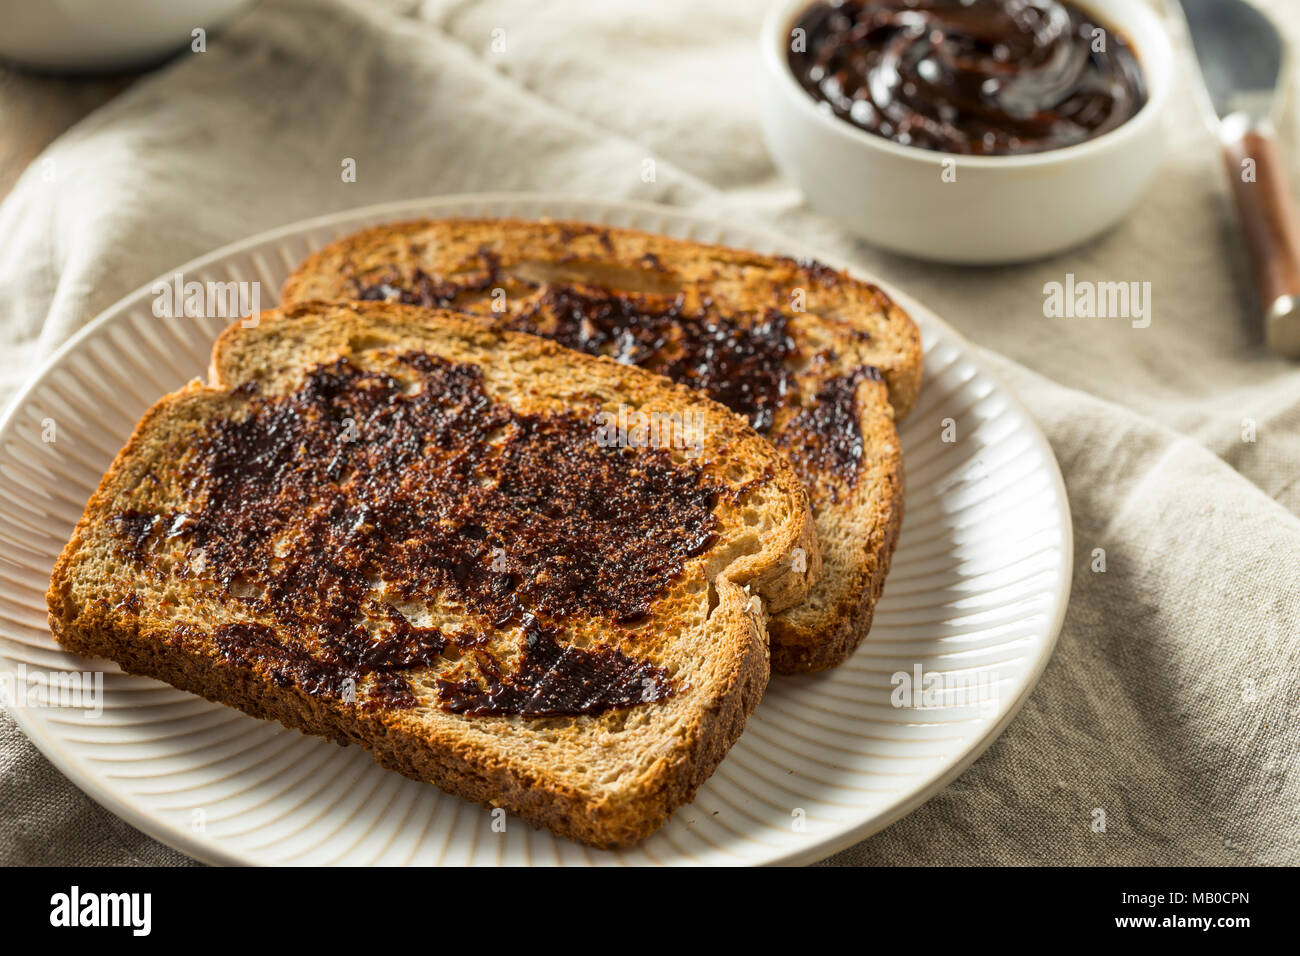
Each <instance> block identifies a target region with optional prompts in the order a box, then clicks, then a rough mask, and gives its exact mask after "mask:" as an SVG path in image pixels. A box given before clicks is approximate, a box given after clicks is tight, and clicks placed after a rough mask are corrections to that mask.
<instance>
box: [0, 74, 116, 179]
mask: <svg viewBox="0 0 1300 956" xmlns="http://www.w3.org/2000/svg"><path fill="white" fill-rule="evenodd" d="M139 75H140V74H136V73H133V74H123V75H118V76H93V77H62V76H46V75H41V74H35V73H26V72H23V71H20V70H18V69H15V68H13V67H9V66H6V65H3V64H0V199H3V198H4V197H5V196H7V195H8V194H9V191H10V190H11V189H13V186H14V183H16V182H17V181H18V177H19V176H21V175H22V173H23V170H25V169H26V168H27V167H28V166H29V165H31V162H32V160H34V159H35V158H36V157H37V156H39V155H40V152H41V150H43V149H44V148H45V147H46V146H48V145H49V144H50V142H51V141H53V140H54V139H55V138H56V137H57V136H58V135H59V134H60V133H62V132H63V131H64V130H66V129H67V128H68V127H70V126H72V125H73V124H74V123H76V122H77V120H79V119H81V118H82V117H83V116H85V115H86V114H87V113H90V112H91V111H92V110H94V109H96V108H97V107H99V106H102V105H103V104H104V103H107V102H108V101H109V100H111V99H112V98H113V97H114V96H117V94H119V93H121V92H122V91H123V90H124V89H126V88H127V87H128V86H130V85H131V83H132V82H134V81H135V80H136V79H137V77H138V76H139Z"/></svg>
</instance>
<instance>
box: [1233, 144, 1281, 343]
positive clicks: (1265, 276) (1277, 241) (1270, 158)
mask: <svg viewBox="0 0 1300 956" xmlns="http://www.w3.org/2000/svg"><path fill="white" fill-rule="evenodd" d="M1223 159H1224V164H1225V165H1226V166H1227V168H1228V181H1229V182H1230V183H1231V184H1232V198H1233V202H1234V203H1235V205H1236V207H1237V217H1238V218H1239V219H1240V220H1241V229H1242V232H1243V233H1244V234H1245V237H1246V249H1247V250H1248V252H1249V253H1250V260H1251V264H1252V266H1253V268H1254V272H1255V288H1256V290H1257V291H1258V292H1259V302H1260V307H1261V308H1262V309H1263V310H1264V321H1265V328H1264V335H1265V339H1266V340H1267V341H1268V345H1269V348H1271V349H1272V350H1273V351H1274V352H1277V353H1278V354H1279V355H1283V356H1286V357H1287V358H1300V219H1297V217H1296V207H1295V202H1294V201H1293V199H1292V197H1291V189H1290V187H1289V186H1288V185H1287V174H1286V166H1285V165H1284V164H1283V161H1282V157H1281V154H1280V153H1279V152H1278V148H1277V145H1276V143H1274V141H1273V138H1272V137H1271V136H1268V135H1267V134H1265V133H1262V132H1259V131H1258V130H1246V131H1245V132H1244V133H1243V134H1242V135H1241V136H1240V137H1235V138H1232V139H1229V140H1228V141H1226V142H1225V143H1224V144H1223Z"/></svg>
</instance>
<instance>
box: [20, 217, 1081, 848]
mask: <svg viewBox="0 0 1300 956" xmlns="http://www.w3.org/2000/svg"><path fill="white" fill-rule="evenodd" d="M455 215H475V216H507V215H508V216H522V217H538V216H551V217H556V218H560V217H565V218H575V219H585V220H592V221H596V222H602V223H606V224H609V225H617V226H630V227H635V228H640V229H648V230H653V231H656V232H662V233H667V234H668V235H673V236H681V237H686V238H691V239H697V240H702V241H706V242H719V243H724V244H728V245H736V246H744V247H747V248H751V249H755V250H758V251H761V252H781V253H785V254H793V255H807V254H808V252H807V250H803V249H800V248H798V247H797V246H795V245H793V244H791V243H787V242H784V241H782V240H781V239H780V238H778V237H773V236H771V235H768V234H764V233H762V232H757V231H754V230H751V229H748V228H742V227H739V226H733V225H728V224H723V223H719V222H713V221H708V220H702V219H699V218H696V217H693V216H690V215H688V214H685V213H682V212H679V211H677V210H673V209H668V208H665V207H658V206H650V205H636V204H631V203H609V202H598V201H595V200H579V199H560V198H553V197H537V196H518V195H514V196H510V195H504V196H503V195H484V196H466V197H454V198H439V199H430V200H421V201H416V202H403V203H398V204H392V205H386V206H376V207H369V208H367V209H363V210H358V211H354V212H348V213H344V214H342V215H334V216H328V217H325V218H322V219H317V220H313V221H310V222H306V223H301V224H298V225H295V226H291V227H289V228H286V229H281V230H278V231H276V232H274V233H270V234H267V235H265V236H261V237H258V238H254V239H251V240H248V241H246V242H241V243H239V244H237V245H234V246H230V247H227V248H225V249H222V250H219V251H217V252H214V253H212V254H211V255H208V256H205V257H203V258H202V259H199V260H196V261H194V262H191V263H189V264H187V265H185V266H182V267H180V269H179V270H176V271H180V272H183V273H184V275H185V278H186V280H198V281H201V282H206V281H208V280H216V281H230V280H232V279H233V280H260V282H261V283H262V289H263V290H264V291H263V296H262V304H263V306H264V307H266V306H269V305H270V304H272V303H271V302H270V301H269V300H270V299H273V298H274V297H275V294H276V291H275V290H278V289H279V288H280V285H281V283H282V282H283V280H284V278H285V276H286V275H287V274H288V273H289V271H290V270H292V269H293V267H294V266H295V265H296V264H297V263H298V262H299V261H300V260H301V259H302V258H303V257H304V256H306V255H307V254H308V253H309V252H311V251H312V250H314V249H317V248H319V247H320V246H322V245H324V244H325V243H327V242H329V241H331V240H333V239H335V238H337V237H339V236H341V235H343V234H345V233H348V232H351V231H353V230H355V229H358V228H360V227H362V226H366V225H370V224H372V223H376V222H382V221H385V220H393V219H401V218H412V217H418V216H455ZM888 291H889V292H890V294H891V295H894V296H895V297H896V299H897V300H898V301H899V302H900V303H901V304H902V305H903V306H904V307H905V308H907V309H908V310H909V311H910V312H911V314H912V315H913V317H914V318H915V319H916V321H917V322H918V324H919V325H920V327H921V330H922V332H923V335H924V343H925V356H926V358H925V384H924V387H923V389H922V391H921V398H920V401H919V403H918V405H917V407H916V410H915V411H914V412H913V413H912V414H911V415H910V416H909V418H908V419H907V421H906V422H905V423H904V425H903V427H902V429H901V437H902V442H903V451H904V458H905V465H906V470H907V508H906V519H905V521H904V524H903V532H902V537H901V540H900V542H899V546H898V552H897V554H896V556H895V557H894V564H893V571H892V572H891V574H890V576H889V580H888V583H887V586H886V588H885V596H884V599H883V600H882V601H881V603H880V605H879V607H878V609H877V611H876V619H875V626H874V627H873V629H872V631H871V634H870V636H869V637H868V638H867V640H866V641H865V642H864V644H863V646H862V647H861V648H860V649H859V650H858V652H857V654H855V655H854V656H853V658H852V659H851V660H850V661H848V662H847V663H845V664H844V665H842V666H841V667H839V668H837V669H835V670H833V671H830V672H828V673H824V674H819V675H813V676H807V677H799V678H783V677H777V678H775V679H773V681H772V684H771V686H770V688H769V689H768V692H767V696H766V697H765V698H764V700H763V702H762V704H761V705H760V706H759V708H758V711H757V712H756V713H755V715H754V716H753V718H752V719H751V720H750V721H749V724H748V726H747V727H746V729H745V732H744V735H743V736H742V737H741V739H740V741H739V742H738V743H737V744H736V746H735V747H734V748H733V749H732V750H731V752H730V753H729V754H728V755H727V758H726V759H725V760H724V761H723V763H722V765H721V766H720V767H719V768H718V770H717V772H716V773H715V774H714V775H713V777H712V778H711V779H710V780H709V781H708V782H707V783H706V784H705V785H704V787H703V788H701V790H700V792H699V794H698V795H697V797H696V799H695V802H694V803H692V804H690V805H689V806H686V807H683V808H681V809H680V810H678V812H677V813H676V815H675V816H674V817H673V818H672V820H671V821H670V822H669V823H668V825H667V826H665V827H664V828H663V829H662V830H660V831H659V832H658V833H657V834H655V835H654V836H653V837H651V838H650V839H648V840H646V841H645V842H644V843H642V844H640V845H639V846H637V847H634V848H632V849H629V850H624V851H620V852H603V851H595V850H590V849H587V848H586V847H583V846H580V845H578V844H576V843H572V842H570V841H567V840H563V839H559V838H556V837H553V836H551V835H550V834H549V833H547V832H545V831H542V832H538V831H534V830H533V829H531V828H530V827H528V826H527V825H525V824H524V823H522V822H519V821H518V820H514V819H510V820H509V821H508V823H507V827H506V830H505V832H503V833H500V832H495V831H494V830H493V828H492V820H491V817H490V815H489V814H488V813H487V812H486V811H485V810H482V809H481V808H479V807H477V806H475V805H472V804H470V803H467V802H465V801H463V800H460V799H458V798H456V797H451V796H447V795H445V794H443V793H441V792H440V791H438V790H437V789H435V788H434V787H431V786H428V785H425V784H420V783H416V782H413V781H410V780H407V779H405V778H403V777H400V776H398V775H397V774H394V773H389V772H387V771H385V770H382V769H380V768H379V767H378V766H377V765H376V764H374V763H373V762H372V761H371V759H370V757H369V755H368V754H367V753H366V752H365V751H363V750H361V749H359V748H356V747H350V748H340V747H338V746H337V745H335V744H332V743H328V742H326V741H323V740H317V739H315V738H310V737H304V736H302V735H301V734H299V733H297V732H295V731H289V730H285V729H284V728H282V727H281V726H279V725H278V724H273V723H267V722H263V721H259V720H255V719H253V718H251V717H246V716H244V715H243V714H240V713H238V712H236V711H234V710H231V709H229V708H226V707H222V706H220V705H217V704H212V703H209V702H208V701H205V700H202V699H200V698H198V697H193V696H191V695H189V694H185V693H182V692H181V691H178V690H174V689H172V688H171V687H168V686H167V685H165V684H161V683H158V682H156V681H152V680H147V679H144V678H139V677H130V676H127V675H124V674H122V673H120V672H119V671H118V670H117V668H116V666H114V665H111V664H110V665H107V667H105V664H104V662H100V661H90V660H86V659H82V658H76V657H72V656H70V655H68V654H65V653H64V652H62V651H61V650H60V649H59V648H58V647H57V646H56V645H55V643H54V641H53V639H52V638H51V637H50V633H49V630H48V629H47V627H46V623H45V598H44V595H45V588H46V584H47V581H48V577H49V573H50V569H51V568H52V566H53V563H54V560H55V557H56V556H57V555H58V552H59V550H60V549H61V548H62V546H63V544H64V542H65V541H66V540H67V538H68V537H69V535H70V533H71V530H72V527H73V525H74V524H75V523H76V521H77V519H78V518H79V517H80V515H81V511H82V508H83V507H84V505H85V502H86V499H87V498H88V497H89V496H90V494H91V492H92V491H93V489H94V487H95V485H96V484H97V483H98V481H99V478H100V476H101V475H102V474H103V472H104V471H105V470H106V468H107V466H108V465H109V463H110V462H111V460H112V458H113V456H114V455H115V454H116V452H117V451H118V449H119V448H120V447H121V446H122V445H123V444H124V443H125V441H126V438H127V436H128V435H129V434H130V432H131V429H132V427H133V426H134V424H135V422H136V420H137V419H138V418H139V417H140V415H141V414H142V413H143V411H144V410H145V409H146V408H147V407H148V406H149V405H150V404H152V403H153V402H154V401H155V400H156V399H157V398H158V397H159V396H161V395H162V394H163V393H165V392H169V391H172V390H174V389H176V388H178V387H180V386H181V385H183V384H184V383H185V382H186V381H188V380H189V379H191V378H193V377H196V376H203V375H204V374H205V372H206V367H207V364H208V355H209V349H210V347H211V344H212V341H213V339H214V338H215V336H216V335H217V333H218V332H219V331H220V330H221V328H222V327H223V326H224V325H225V324H226V321H225V320H222V319H159V318H155V317H154V315H153V311H152V303H153V298H154V296H153V293H152V291H151V289H150V287H149V286H145V287H144V288H142V289H140V290H139V291H138V292H136V293H134V294H133V295H130V296H128V297H127V298H125V299H123V300H122V301H121V302H119V303H118V304H117V305H115V306H113V307H112V308H111V309H109V310H108V311H106V312H105V313H104V314H102V315H100V316H99V317H98V318H97V319H95V321H93V322H92V323H91V324H90V325H89V326H88V327H87V328H86V329H84V330H83V331H82V332H81V333H80V334H78V335H77V336H76V337H75V338H73V339H72V340H71V341H69V342H68V343H67V344H66V345H65V346H64V347H63V348H62V349H60V350H59V352H58V353H57V354H56V355H54V356H53V357H52V358H51V360H50V361H49V362H48V363H47V364H46V366H45V367H44V368H43V369H42V370H41V372H40V374H39V375H37V376H36V379H35V381H34V382H33V383H32V384H31V385H30V386H29V387H28V388H27V389H26V390H25V391H24V392H23V393H22V394H20V395H19V397H18V399H17V400H16V402H15V403H14V404H13V405H12V406H11V408H10V410H9V412H8V414H7V415H6V416H5V419H4V421H3V423H2V424H0V449H2V452H0V678H2V679H3V680H4V684H3V685H0V689H6V690H8V691H9V692H10V694H11V699H12V692H13V691H14V690H15V688H16V689H17V690H19V691H21V692H23V697H24V698H28V699H24V700H23V701H16V702H14V703H11V705H10V708H9V709H10V711H11V713H13V714H14V716H15V717H16V719H17V720H18V722H19V723H20V725H21V726H22V728H23V729H24V730H25V731H26V732H27V734H28V735H29V736H30V737H31V738H32V740H33V741H34V742H35V743H36V745H37V746H38V747H40V748H41V750H42V751H43V752H44V753H45V754H46V755H47V756H48V757H49V758H50V759H51V760H52V761H53V762H54V763H55V764H56V765H57V766H58V767H59V769H60V770H62V771H63V772H64V773H65V774H67V776H68V777H69V778H71V779H72V781H73V782H74V783H76V784H77V785H78V786H79V787H81V789H83V790H84V791H85V792H86V793H88V794H89V795H90V796H91V797H93V798H94V799H96V800H98V801H99V802H100V803H102V804H103V805H104V806H106V807H107V808H109V809H110V810H112V811H113V812H114V813H116V814H118V815H119V816H121V817H123V818H124V819H126V820H128V821H129V822H130V823H132V824H133V825H135V826H136V827H139V828H140V829H141V830H144V831H145V832H147V833H149V834H151V835H153V836H155V837H157V838H158V839H159V840H162V841H164V842H166V843H168V844H170V845H172V846H174V847H176V848H178V849H180V850H182V851H184V852H185V853H188V854H191V855H192V856H195V857H197V858H199V859H202V860H206V861H210V862H220V863H268V864H274V863H279V864H326V863H346V864H405V863H413V864H421V863H423V864H430V863H442V864H469V863H486V864H552V863H570V864H597V863H678V864H680V863H707V864H751V863H794V862H807V861H812V860H816V859H819V858H821V857H824V856H826V855H828V854H830V853H832V852H834V851H836V850H838V849H841V848H843V847H846V846H848V845H850V844H852V843H854V842H856V841H858V840H860V839H862V838H863V837H865V836H867V835H868V834H870V833H873V832H875V831H876V830H879V829H880V828H882V827H884V826H886V825H887V824H889V823H891V822H893V821H894V820H897V819H898V818H899V817H901V816H903V815H904V814H905V813H907V812H909V811H911V810H913V809H914V808H916V807H917V806H919V805H920V804H921V803H923V802H924V801H925V800H926V799H928V798H929V797H930V796H932V795H933V794H935V793H936V792H937V791H939V790H940V789H941V788H942V787H944V786H945V785H946V784H947V783H949V782H950V781H951V780H953V779H954V778H955V777H956V776H957V775H958V774H960V773H961V771H962V770H964V769H965V768H966V767H967V766H968V765H969V764H970V763H971V761H972V760H974V759H975V757H976V756H978V755H979V754H980V753H981V752H982V751H983V750H984V749H985V748H986V747H987V746H988V745H989V744H990V743H991V742H992V741H993V740H994V738H996V737H997V735H998V734H999V733H1000V732H1001V731H1002V729H1003V728H1004V727H1006V725H1007V724H1008V723H1009V722H1010V720H1011V718H1012V717H1013V716H1014V714H1015V713H1016V711H1017V710H1018V709H1019V707H1020V705H1021V704H1022V703H1023V702H1024V700H1025V698H1026V696H1027V695H1028V694H1029V691H1030V689H1031V688H1032V687H1033V685H1034V683H1035V681H1037V679H1038V676H1039V674H1040V673H1041V672H1042V670H1043V667H1044V665H1045V664H1046V663H1047V660H1048V657H1049V656H1050V655H1051V652H1052V647H1053V645H1054V644H1055V641H1056V635H1057V632H1058V631H1059V629H1060V626H1061V620H1062V618H1063V616H1064V614H1065V605H1066V600H1067V597H1068V594H1069V581H1070V570H1071V537H1070V515H1069V508H1068V505H1067V503H1066V499H1065V490H1064V487H1063V486H1062V483H1061V477H1060V472H1059V471H1058V469H1057V466H1056V462H1055V460H1054V459H1053V457H1052V453H1051V450H1050V449H1049V447H1048V445H1047V442H1046V441H1045V440H1044V438H1043V436H1042V434H1041V433H1040V432H1039V431H1038V429H1037V428H1036V427H1035V426H1034V424H1033V423H1032V422H1031V420H1030V418H1029V416H1028V415H1027V414H1026V413H1025V411H1024V409H1023V408H1022V407H1021V406H1020V405H1019V404H1017V402H1016V401H1015V400H1014V399H1013V398H1011V396H1010V395H1008V394H1007V392H1006V391H1005V390H1003V389H1002V388H1001V387H1000V386H999V385H998V384H997V382H996V381H994V379H993V378H992V377H991V376H990V375H989V374H988V372H987V371H986V370H985V369H984V368H983V367H982V366H981V364H980V362H979V360H978V359H977V358H976V356H975V355H974V354H973V350H972V348H971V347H970V346H969V344H968V343H966V342H965V341H964V340H963V339H962V338H961V337H960V336H959V335H958V334H957V333H956V332H954V331H953V330H952V329H951V328H949V327H948V326H947V325H945V324H944V323H943V322H942V321H940V320H939V319H937V318H936V317H934V316H933V315H932V314H931V313H929V312H928V311H926V309H925V308H923V307H922V306H920V305H919V304H917V303H916V302H913V301H912V300H910V299H908V298H907V297H906V296H904V295H902V294H900V293H898V292H897V291H896V290H893V289H889V290H888ZM946 419H951V420H952V421H951V426H952V428H951V432H952V434H953V435H954V436H955V439H956V440H955V441H952V442H945V441H943V440H942V438H943V435H942V432H943V429H944V427H945V420H946ZM51 425H52V426H53V432H52V433H51V431H50V426H51ZM50 437H53V438H54V441H48V440H45V439H48V438H50ZM917 668H920V669H921V670H920V674H921V675H922V683H928V684H929V686H930V689H931V695H930V697H931V699H929V700H926V699H923V698H922V695H921V693H920V690H921V688H916V690H917V693H916V699H914V700H913V701H912V703H914V704H915V703H921V704H923V705H928V706H921V707H916V706H912V707H895V706H893V705H892V703H891V693H893V692H895V691H896V690H897V691H898V692H899V693H902V692H903V691H904V690H906V685H903V684H897V685H896V684H895V683H894V675H896V674H898V673H900V672H905V673H907V674H909V675H912V676H915V675H916V673H917V671H916V669H917ZM97 670H102V671H103V691H102V713H100V714H98V715H95V714H94V711H93V709H91V710H89V711H88V710H86V709H84V708H78V707H70V706H60V707H50V706H41V705H39V702H36V703H34V702H33V701H32V700H31V699H30V694H31V693H33V692H32V691H29V690H27V688H30V687H35V688H38V689H39V688H41V687H52V688H59V687H68V686H70V685H69V684H67V683H60V682H67V681H69V680H70V677H69V676H68V675H70V674H75V673H78V672H84V671H97ZM935 681H938V682H940V683H938V684H936V683H934V682H935ZM36 693H39V690H38V691H36ZM64 702H65V704H66V703H75V702H76V700H75V697H66V696H65V698H64ZM86 702H87V701H86V700H85V699H84V698H83V700H82V701H81V703H83V704H84V703H86Z"/></svg>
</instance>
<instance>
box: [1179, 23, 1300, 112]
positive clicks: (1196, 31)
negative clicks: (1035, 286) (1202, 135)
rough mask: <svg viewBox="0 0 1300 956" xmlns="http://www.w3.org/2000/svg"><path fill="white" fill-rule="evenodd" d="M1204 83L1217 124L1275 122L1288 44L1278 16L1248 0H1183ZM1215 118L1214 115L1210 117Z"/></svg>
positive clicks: (1208, 106)
mask: <svg viewBox="0 0 1300 956" xmlns="http://www.w3.org/2000/svg"><path fill="white" fill-rule="evenodd" d="M1180 2H1181V6H1182V10H1183V16H1184V18H1185V20H1186V22H1187V29H1188V33H1189V34H1190V36H1191V38H1192V47H1193V48H1194V50H1195V51H1196V59H1197V62H1198V63H1199V64H1200V67H1201V80H1202V82H1203V84H1204V91H1203V92H1204V94H1205V95H1204V100H1203V102H1202V107H1203V108H1206V109H1208V110H1210V111H1211V112H1212V115H1213V120H1212V121H1211V126H1212V127H1216V126H1217V125H1218V123H1220V122H1222V121H1224V120H1226V119H1228V117H1230V116H1236V117H1237V119H1236V120H1235V121H1234V123H1233V124H1232V125H1234V126H1242V125H1244V126H1247V127H1250V128H1256V129H1258V128H1261V127H1266V126H1270V125H1273V121H1274V120H1275V116H1274V111H1275V109H1276V108H1277V105H1278V102H1279V100H1280V99H1281V98H1280V97H1279V96H1278V95H1277V94H1278V87H1279V83H1280V80H1281V78H1282V75H1283V72H1284V67H1285V56H1286V53H1285V48H1284V46H1283V44H1282V38H1281V36H1279V34H1278V31H1277V28H1276V27H1275V26H1274V25H1273V23H1272V21H1270V20H1269V19H1268V17H1266V16H1265V15H1264V14H1263V13H1261V12H1260V11H1259V10H1257V9H1256V8H1255V7H1253V6H1251V5H1250V4H1249V3H1246V2H1244V0H1180ZM1207 119H1210V117H1207Z"/></svg>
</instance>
